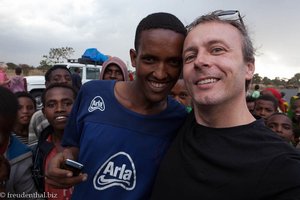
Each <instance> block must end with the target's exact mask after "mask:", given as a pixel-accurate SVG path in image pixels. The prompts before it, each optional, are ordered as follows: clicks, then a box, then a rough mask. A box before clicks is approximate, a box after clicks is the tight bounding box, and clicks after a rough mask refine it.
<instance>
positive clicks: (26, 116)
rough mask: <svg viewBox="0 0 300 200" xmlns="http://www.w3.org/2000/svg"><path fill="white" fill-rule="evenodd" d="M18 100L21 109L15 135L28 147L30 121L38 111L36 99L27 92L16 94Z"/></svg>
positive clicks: (14, 131) (14, 130) (19, 109)
mask: <svg viewBox="0 0 300 200" xmlns="http://www.w3.org/2000/svg"><path fill="white" fill-rule="evenodd" d="M15 95H16V97H17V98H18V102H19V108H18V115H17V120H16V123H15V125H14V129H13V134H14V135H15V136H16V137H17V138H18V139H19V140H20V141H21V142H23V143H24V144H26V145H28V132H29V130H28V127H29V123H30V119H31V117H32V115H33V113H34V112H35V110H36V101H35V99H34V98H33V97H32V96H31V95H30V94H29V93H27V92H17V93H15Z"/></svg>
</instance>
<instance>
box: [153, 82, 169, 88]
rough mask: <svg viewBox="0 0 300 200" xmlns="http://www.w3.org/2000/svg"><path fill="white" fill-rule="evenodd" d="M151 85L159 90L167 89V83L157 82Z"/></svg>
mask: <svg viewBox="0 0 300 200" xmlns="http://www.w3.org/2000/svg"><path fill="white" fill-rule="evenodd" d="M151 85H152V86H153V87H157V88H163V87H165V85H166V84H165V83H157V82H151Z"/></svg>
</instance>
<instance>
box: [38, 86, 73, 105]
mask: <svg viewBox="0 0 300 200" xmlns="http://www.w3.org/2000/svg"><path fill="white" fill-rule="evenodd" d="M53 88H66V89H70V90H71V91H72V92H73V97H74V99H75V98H76V96H77V92H76V90H75V89H74V88H73V87H72V86H70V85H66V84H62V83H53V84H50V85H49V86H48V87H46V89H45V90H44V91H43V94H42V103H43V105H45V103H46V99H45V96H46V94H47V92H48V91H49V90H51V89H53Z"/></svg>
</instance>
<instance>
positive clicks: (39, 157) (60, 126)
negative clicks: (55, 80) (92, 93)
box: [34, 84, 76, 200]
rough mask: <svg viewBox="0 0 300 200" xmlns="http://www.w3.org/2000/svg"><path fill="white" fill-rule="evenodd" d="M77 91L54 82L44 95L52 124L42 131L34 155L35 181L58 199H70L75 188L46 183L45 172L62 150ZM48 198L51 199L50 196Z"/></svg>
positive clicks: (43, 99)
mask: <svg viewBox="0 0 300 200" xmlns="http://www.w3.org/2000/svg"><path fill="white" fill-rule="evenodd" d="M75 98H76V91H75V90H74V88H72V87H71V86H69V85H65V84H52V85H50V86H49V87H47V88H46V90H45V91H44V93H43V95H42V102H43V105H44V107H43V109H42V111H43V113H44V115H45V117H46V118H47V120H48V121H49V123H50V125H49V126H48V127H47V128H46V129H44V131H42V133H41V136H40V138H39V141H38V145H37V150H36V152H35V156H34V171H35V172H36V174H34V178H35V181H36V183H37V185H38V189H39V191H40V192H49V193H51V194H57V195H53V199H56V200H58V199H59V200H68V199H70V198H71V195H72V192H73V188H69V189H56V188H53V187H51V186H49V185H48V184H47V183H45V180H44V174H45V173H46V171H47V167H46V166H48V163H49V161H50V160H51V159H52V158H53V157H54V156H55V155H56V154H58V153H60V152H62V150H63V149H62V146H61V144H60V142H61V138H62V136H63V133H64V128H65V125H66V123H67V121H68V117H69V114H70V112H71V109H72V106H73V102H74V100H75ZM48 199H51V198H49V197H48Z"/></svg>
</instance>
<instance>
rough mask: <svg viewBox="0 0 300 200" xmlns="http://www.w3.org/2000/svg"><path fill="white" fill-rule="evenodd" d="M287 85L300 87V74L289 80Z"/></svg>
mask: <svg viewBox="0 0 300 200" xmlns="http://www.w3.org/2000/svg"><path fill="white" fill-rule="evenodd" d="M287 84H288V85H292V86H294V87H300V73H297V74H295V75H294V76H293V77H292V78H291V79H289V80H288V83H287Z"/></svg>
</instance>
